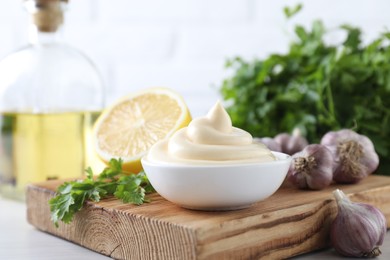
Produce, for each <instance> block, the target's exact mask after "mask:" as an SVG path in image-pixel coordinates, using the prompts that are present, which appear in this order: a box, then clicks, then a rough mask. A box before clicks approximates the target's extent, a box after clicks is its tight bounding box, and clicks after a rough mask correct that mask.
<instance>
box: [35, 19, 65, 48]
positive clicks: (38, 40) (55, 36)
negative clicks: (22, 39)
mask: <svg viewBox="0 0 390 260" xmlns="http://www.w3.org/2000/svg"><path fill="white" fill-rule="evenodd" d="M28 38H29V42H30V44H33V45H40V44H54V43H60V42H62V40H63V38H62V26H59V27H58V28H57V29H56V30H55V31H50V32H46V31H41V30H39V28H38V27H37V26H36V25H35V24H31V25H30V29H29V37H28Z"/></svg>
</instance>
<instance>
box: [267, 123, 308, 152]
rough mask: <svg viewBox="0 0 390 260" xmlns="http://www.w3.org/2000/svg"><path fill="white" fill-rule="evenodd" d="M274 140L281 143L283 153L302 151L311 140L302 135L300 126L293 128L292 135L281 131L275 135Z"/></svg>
mask: <svg viewBox="0 0 390 260" xmlns="http://www.w3.org/2000/svg"><path fill="white" fill-rule="evenodd" d="M274 140H275V141H276V142H277V143H279V144H280V145H281V149H282V152H283V153H286V154H289V155H293V154H295V153H297V152H299V151H302V149H303V148H305V147H306V146H307V145H308V144H309V142H308V141H307V140H306V138H305V137H303V136H302V134H301V131H300V130H299V128H295V129H294V130H293V133H292V135H290V134H288V133H281V134H278V135H276V136H275V137H274Z"/></svg>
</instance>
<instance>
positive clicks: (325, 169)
mask: <svg viewBox="0 0 390 260" xmlns="http://www.w3.org/2000/svg"><path fill="white" fill-rule="evenodd" d="M332 165H333V156H332V153H331V152H330V151H329V150H328V149H327V148H326V147H325V146H323V145H320V144H311V145H308V146H306V147H305V148H304V149H303V150H302V151H301V152H299V153H296V154H294V155H293V156H292V162H291V165H290V168H289V170H288V173H287V180H288V181H289V182H290V183H292V184H293V185H294V186H296V187H298V188H300V189H307V188H309V189H313V190H321V189H323V188H325V187H327V186H329V185H330V183H331V182H332V177H333V174H332Z"/></svg>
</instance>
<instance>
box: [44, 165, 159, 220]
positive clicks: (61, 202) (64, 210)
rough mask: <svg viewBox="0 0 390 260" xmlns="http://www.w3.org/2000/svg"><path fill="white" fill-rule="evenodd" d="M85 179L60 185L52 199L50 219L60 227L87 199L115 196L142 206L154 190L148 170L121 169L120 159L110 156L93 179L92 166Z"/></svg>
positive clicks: (97, 199) (95, 199)
mask: <svg viewBox="0 0 390 260" xmlns="http://www.w3.org/2000/svg"><path fill="white" fill-rule="evenodd" d="M85 171H86V173H87V176H86V178H85V179H83V180H75V181H70V182H65V183H63V184H62V185H61V186H59V187H58V188H57V194H56V196H55V197H53V198H52V199H50V201H49V204H50V211H51V220H52V221H53V222H54V224H55V225H56V227H58V222H59V221H62V222H64V223H70V222H71V221H72V220H73V217H74V215H75V214H76V213H77V212H78V211H80V210H81V209H82V207H83V205H84V202H85V200H91V201H95V202H97V201H100V199H102V198H105V197H107V196H112V195H114V196H115V197H117V198H118V199H120V200H122V201H123V202H124V203H132V204H136V205H141V204H142V203H144V202H149V200H148V199H147V198H145V195H146V194H148V193H152V192H155V190H154V189H153V187H152V185H151V184H150V182H149V180H148V178H147V177H146V175H145V172H143V171H141V172H140V173H138V174H133V173H129V172H125V171H123V170H122V160H121V159H118V160H117V159H111V160H110V162H109V165H108V167H106V168H105V169H104V170H103V172H102V173H100V175H99V176H97V177H96V178H94V174H93V171H92V169H91V168H90V167H88V168H87V169H86V170H85Z"/></svg>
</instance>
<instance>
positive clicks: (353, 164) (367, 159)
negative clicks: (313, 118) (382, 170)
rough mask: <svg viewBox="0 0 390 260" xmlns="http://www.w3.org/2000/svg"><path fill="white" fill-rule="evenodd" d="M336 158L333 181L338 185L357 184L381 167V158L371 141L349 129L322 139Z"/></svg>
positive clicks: (327, 135) (333, 132)
mask: <svg viewBox="0 0 390 260" xmlns="http://www.w3.org/2000/svg"><path fill="white" fill-rule="evenodd" d="M321 144H322V145H325V146H326V147H327V148H328V149H329V150H330V151H331V152H332V154H333V157H334V158H335V160H334V164H333V179H334V181H336V182H338V183H356V182H359V181H360V180H362V179H364V178H365V177H367V176H368V175H369V174H371V173H373V172H374V171H375V170H376V169H377V168H378V166H379V156H378V154H377V153H376V152H375V148H374V145H373V143H372V142H371V140H370V139H369V138H368V137H366V136H364V135H360V134H358V133H356V132H354V131H352V130H349V129H342V130H339V131H331V132H328V133H327V134H325V135H324V136H323V137H322V139H321Z"/></svg>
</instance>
